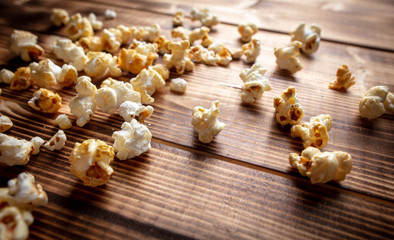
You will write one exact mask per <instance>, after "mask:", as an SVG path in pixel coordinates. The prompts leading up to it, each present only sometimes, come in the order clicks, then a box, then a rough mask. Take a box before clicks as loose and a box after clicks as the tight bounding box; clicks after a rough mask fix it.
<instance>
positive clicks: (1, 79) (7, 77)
mask: <svg viewBox="0 0 394 240" xmlns="http://www.w3.org/2000/svg"><path fill="white" fill-rule="evenodd" d="M13 77H14V73H13V72H12V71H10V70H8V69H5V68H3V69H1V71H0V83H5V84H8V85H9V84H11V82H12V78H13Z"/></svg>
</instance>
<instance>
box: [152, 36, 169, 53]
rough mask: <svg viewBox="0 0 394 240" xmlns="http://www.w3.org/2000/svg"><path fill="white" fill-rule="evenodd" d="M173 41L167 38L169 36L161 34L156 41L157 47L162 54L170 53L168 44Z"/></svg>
mask: <svg viewBox="0 0 394 240" xmlns="http://www.w3.org/2000/svg"><path fill="white" fill-rule="evenodd" d="M170 42H172V41H171V40H167V38H166V37H165V36H164V35H160V36H159V37H158V38H156V40H155V41H154V43H156V44H157V48H158V49H159V53H160V54H166V53H170V50H169V49H168V44H169V43H170Z"/></svg>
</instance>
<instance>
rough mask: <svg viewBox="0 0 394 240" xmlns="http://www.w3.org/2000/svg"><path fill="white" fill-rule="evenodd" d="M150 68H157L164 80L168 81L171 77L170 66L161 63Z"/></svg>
mask: <svg viewBox="0 0 394 240" xmlns="http://www.w3.org/2000/svg"><path fill="white" fill-rule="evenodd" d="M149 69H152V70H155V71H156V72H157V73H158V74H160V75H161V77H162V78H163V80H164V81H166V80H167V79H168V78H169V77H170V71H169V70H168V68H166V67H164V66H163V65H161V64H156V65H154V66H149Z"/></svg>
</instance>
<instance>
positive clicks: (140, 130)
mask: <svg viewBox="0 0 394 240" xmlns="http://www.w3.org/2000/svg"><path fill="white" fill-rule="evenodd" d="M112 138H114V139H115V142H114V149H115V152H116V157H117V158H119V159H120V160H126V159H129V158H134V157H136V156H139V155H141V154H142V153H144V152H147V151H149V150H150V148H151V145H150V142H151V139H152V134H151V133H150V131H149V129H148V128H147V127H146V126H145V125H143V124H141V123H140V122H138V121H137V120H135V119H132V120H131V122H124V123H123V124H122V130H120V131H116V132H114V133H113V134H112Z"/></svg>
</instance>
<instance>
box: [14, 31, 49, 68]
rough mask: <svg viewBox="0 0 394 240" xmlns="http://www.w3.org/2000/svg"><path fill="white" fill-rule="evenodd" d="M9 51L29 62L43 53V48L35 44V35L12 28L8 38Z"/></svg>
mask: <svg viewBox="0 0 394 240" xmlns="http://www.w3.org/2000/svg"><path fill="white" fill-rule="evenodd" d="M10 51H11V52H12V53H14V54H16V55H20V56H21V58H22V60H23V61H25V62H30V61H31V60H38V58H39V57H41V56H42V55H44V49H43V48H42V47H40V46H39V45H38V44H37V36H36V35H34V34H32V33H30V32H26V31H21V30H14V32H12V34H11V39H10Z"/></svg>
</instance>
